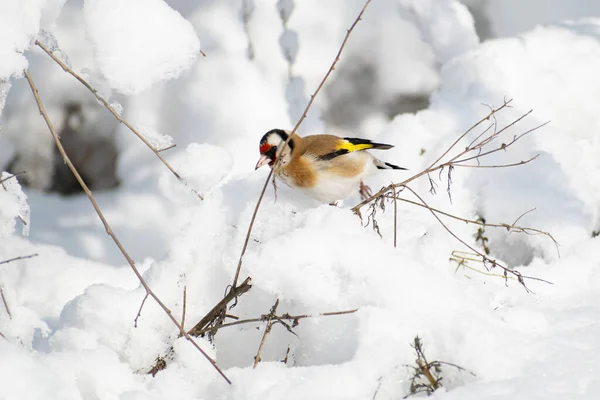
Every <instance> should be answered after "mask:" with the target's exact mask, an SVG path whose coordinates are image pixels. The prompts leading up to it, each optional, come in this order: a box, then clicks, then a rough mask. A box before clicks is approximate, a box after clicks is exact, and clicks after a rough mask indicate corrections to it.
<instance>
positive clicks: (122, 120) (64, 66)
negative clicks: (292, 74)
mask: <svg viewBox="0 0 600 400" xmlns="http://www.w3.org/2000/svg"><path fill="white" fill-rule="evenodd" d="M35 44H36V45H37V46H39V47H40V48H41V49H42V50H43V51H44V52H45V53H46V54H48V55H49V56H50V58H52V59H53V60H54V61H55V62H56V63H57V64H58V65H60V67H61V68H62V69H63V71H65V72H66V73H68V74H70V75H71V76H73V77H74V78H75V79H77V80H78V81H79V82H80V83H81V84H82V85H83V86H85V87H86V88H87V89H88V90H89V91H90V92H92V94H93V95H94V96H95V97H96V99H97V100H98V101H99V102H100V103H102V104H103V105H104V107H106V109H107V110H108V111H110V113H111V114H112V115H113V116H114V117H115V118H116V119H117V121H119V123H121V124H123V125H125V126H126V127H127V128H128V129H129V130H130V131H131V132H133V134H134V135H136V136H137V137H138V138H139V139H140V140H141V141H142V142H143V143H144V144H145V145H146V146H147V147H148V148H149V149H150V150H152V152H153V153H154V154H155V155H156V157H158V159H159V160H160V161H161V162H162V163H163V164H164V165H165V167H167V169H168V170H169V171H171V173H172V174H173V175H174V176H175V178H177V179H178V180H179V181H180V182H181V183H182V184H183V185H184V186H185V187H187V188H188V189H189V190H191V191H192V192H193V193H194V194H195V195H196V196H198V198H200V200H203V199H204V198H203V197H202V195H201V194H200V193H198V191H197V190H196V189H194V188H192V187H191V186H190V185H189V183H188V182H187V181H186V180H185V179H183V177H182V176H181V175H179V173H178V172H177V171H175V168H173V167H172V166H171V164H169V162H168V161H167V160H165V159H164V157H163V156H162V155H161V154H160V152H161V151H164V150H166V149H162V150H160V149H157V148H156V147H155V146H153V145H152V143H150V142H149V141H148V139H146V138H145V137H144V135H142V134H141V133H140V132H139V131H138V130H137V129H136V128H134V127H133V125H131V124H130V123H129V122H128V121H127V120H126V119H125V118H123V117H121V114H119V113H118V112H117V110H115V109H114V107H113V106H111V105H110V103H109V102H108V101H107V100H106V99H104V98H103V97H102V96H100V94H99V93H98V91H97V90H96V89H94V88H93V87H92V85H90V84H89V83H88V82H87V81H86V80H85V79H83V78H82V77H81V76H80V75H78V74H77V73H76V72H75V71H73V69H71V68H70V67H69V66H68V65H67V64H65V63H64V62H63V61H62V60H61V59H60V58H58V57H57V56H56V55H54V53H52V51H51V50H50V49H49V48H48V47H46V46H45V45H44V44H43V43H41V42H40V41H39V40H36V41H35ZM201 52H202V51H201Z"/></svg>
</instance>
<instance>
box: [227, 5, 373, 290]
mask: <svg viewBox="0 0 600 400" xmlns="http://www.w3.org/2000/svg"><path fill="white" fill-rule="evenodd" d="M370 2H371V0H367V1H366V2H365V5H364V6H363V8H362V9H361V10H360V13H359V14H358V16H357V17H356V19H355V20H354V23H352V25H351V26H350V28H349V29H348V31H347V32H346V36H345V37H344V40H343V41H342V44H341V45H340V49H339V50H338V52H337V54H336V56H335V59H334V60H333V62H332V63H331V66H330V67H329V70H328V71H327V73H326V74H325V76H324V77H323V79H322V80H321V83H319V86H318V87H317V90H315V92H314V93H313V94H312V95H311V96H310V100H309V102H308V104H307V105H306V108H305V109H304V112H303V113H302V116H301V117H300V119H299V120H298V122H297V123H296V126H294V129H293V130H292V133H296V132H297V131H298V128H299V127H300V125H301V124H302V122H303V121H304V119H305V118H306V116H307V115H308V111H309V110H310V107H311V106H312V104H313V101H314V100H315V97H317V95H318V94H319V92H320V91H321V88H322V87H323V85H325V82H326V81H327V78H329V75H331V73H332V72H333V70H334V69H335V66H336V64H337V63H338V61H340V56H341V55H342V51H343V50H344V47H345V46H346V42H347V41H348V38H349V37H350V34H351V33H352V31H353V30H354V28H355V27H356V25H357V24H358V21H360V20H361V19H362V16H363V14H364V13H365V10H366V9H367V6H368V5H369V3H370ZM291 138H292V135H289V136H288V138H287V140H286V141H285V143H284V144H283V145H282V146H281V148H280V149H279V150H278V152H277V156H276V160H277V162H279V160H280V159H281V153H282V152H283V150H284V148H285V147H286V145H287V144H288V142H289V141H290V139H291ZM273 167H276V165H274V166H273ZM272 176H273V169H271V170H270V171H269V175H268V176H267V179H266V180H265V184H264V186H263V189H262V191H261V192H260V196H259V197H258V201H257V202H256V207H254V212H253V214H252V219H251V220H250V226H249V227H248V232H247V233H246V239H245V241H244V246H243V247H242V253H241V254H240V258H239V261H238V265H237V269H236V271H235V277H234V278H233V284H232V285H231V287H232V288H235V287H236V285H237V281H238V279H239V276H240V270H241V268H242V260H243V258H244V254H246V249H247V247H248V242H249V240H250V234H251V233H252V228H253V227H254V221H255V219H256V214H257V213H258V209H259V208H260V204H261V203H262V199H263V197H264V196H265V191H266V190H267V186H268V185H269V181H270V180H271V177H272Z"/></svg>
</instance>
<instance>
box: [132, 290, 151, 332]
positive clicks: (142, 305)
mask: <svg viewBox="0 0 600 400" xmlns="http://www.w3.org/2000/svg"><path fill="white" fill-rule="evenodd" d="M148 296H149V293H148V292H146V295H145V296H144V299H143V300H142V304H140V309H139V310H138V312H137V314H136V316H135V319H134V320H133V327H134V328H137V322H138V318H139V317H140V316H141V315H142V308H144V304H145V303H146V299H147V298H148Z"/></svg>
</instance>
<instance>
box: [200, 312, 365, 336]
mask: <svg viewBox="0 0 600 400" xmlns="http://www.w3.org/2000/svg"><path fill="white" fill-rule="evenodd" d="M357 311H358V309H354V310H347V311H334V312H326V313H320V314H302V315H290V314H287V313H286V314H283V315H279V316H277V319H278V320H279V319H283V320H288V321H292V328H293V327H295V326H296V325H298V321H300V320H301V319H305V318H315V317H331V316H334V315H345V314H353V313H355V312H357ZM268 315H269V314H264V315H261V316H260V317H258V318H248V319H241V320H238V321H235V322H229V323H226V324H223V325H220V326H218V327H216V328H206V329H201V330H199V331H198V334H199V335H200V334H203V333H206V332H209V331H212V330H219V329H221V328H227V327H230V326H236V325H243V324H250V323H256V322H264V321H266V320H267V317H268Z"/></svg>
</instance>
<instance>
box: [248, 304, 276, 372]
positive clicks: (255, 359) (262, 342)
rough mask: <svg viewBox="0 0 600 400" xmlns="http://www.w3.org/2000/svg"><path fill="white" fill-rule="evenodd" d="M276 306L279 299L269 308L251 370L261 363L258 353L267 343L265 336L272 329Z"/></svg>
mask: <svg viewBox="0 0 600 400" xmlns="http://www.w3.org/2000/svg"><path fill="white" fill-rule="evenodd" d="M277 306H279V299H277V300H275V304H274V305H273V307H272V308H271V312H270V313H269V316H270V317H269V318H268V319H267V326H266V327H265V333H264V334H263V337H262V339H261V341H260V345H259V346H258V351H257V352H256V356H254V365H253V366H252V368H256V366H257V365H258V363H259V362H260V361H261V359H260V353H261V352H262V349H263V347H264V345H265V342H266V341H267V336H268V335H269V332H271V328H272V327H273V316H274V315H275V313H276V312H277Z"/></svg>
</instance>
